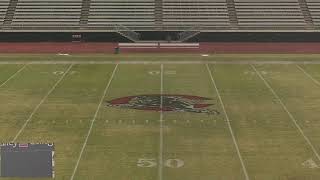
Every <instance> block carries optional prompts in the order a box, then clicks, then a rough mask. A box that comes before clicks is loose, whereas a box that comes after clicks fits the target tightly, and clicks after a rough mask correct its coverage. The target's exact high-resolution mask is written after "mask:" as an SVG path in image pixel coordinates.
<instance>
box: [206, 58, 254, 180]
mask: <svg viewBox="0 0 320 180" xmlns="http://www.w3.org/2000/svg"><path fill="white" fill-rule="evenodd" d="M206 67H207V70H208V73H209V76H210V79H211V81H212V85H213V86H214V88H215V90H216V92H217V96H218V98H219V101H220V104H221V107H222V110H223V112H224V115H225V117H226V122H227V124H228V127H229V132H230V134H231V137H232V140H233V144H234V146H235V148H236V151H237V154H238V157H239V160H240V163H241V166H242V170H243V173H244V175H245V178H246V180H249V179H250V178H249V175H248V172H247V168H246V166H245V164H244V161H243V158H242V155H241V153H240V150H239V146H238V142H237V140H236V138H235V135H234V133H233V130H232V127H231V123H230V120H229V116H228V114H227V111H226V109H225V107H224V103H223V101H222V98H221V96H220V93H219V90H218V87H217V85H216V82H215V80H214V78H213V75H212V72H211V70H210V68H209V65H208V64H206Z"/></svg>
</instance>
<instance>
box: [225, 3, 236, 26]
mask: <svg viewBox="0 0 320 180" xmlns="http://www.w3.org/2000/svg"><path fill="white" fill-rule="evenodd" d="M226 1H227V7H228V14H229V19H230V25H231V28H232V29H238V17H237V12H236V8H235V4H234V0H226Z"/></svg>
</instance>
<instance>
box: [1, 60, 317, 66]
mask: <svg viewBox="0 0 320 180" xmlns="http://www.w3.org/2000/svg"><path fill="white" fill-rule="evenodd" d="M26 62H28V64H144V65H146V64H320V61H281V60H280V61H265V60H264V61H262V60H232V61H215V60H182V61H180V60H179V61H178V60H170V61H168V60H157V61H153V60H152V61H146V60H145V61H131V60H123V61H51V60H50V61H0V64H25V63H26Z"/></svg>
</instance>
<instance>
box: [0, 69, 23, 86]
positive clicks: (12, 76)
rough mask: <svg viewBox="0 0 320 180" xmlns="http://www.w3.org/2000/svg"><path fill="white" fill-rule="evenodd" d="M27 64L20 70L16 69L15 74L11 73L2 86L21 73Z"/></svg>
mask: <svg viewBox="0 0 320 180" xmlns="http://www.w3.org/2000/svg"><path fill="white" fill-rule="evenodd" d="M26 66H27V64H25V65H24V66H22V67H21V68H20V69H19V70H18V71H16V72H15V73H14V74H13V75H11V76H10V77H9V78H8V79H7V80H6V81H5V82H3V83H2V84H1V85H0V88H2V87H3V86H4V85H6V84H7V82H9V81H10V80H11V79H13V78H14V77H15V76H16V75H17V74H19V73H20V72H21V71H22V70H24V68H26Z"/></svg>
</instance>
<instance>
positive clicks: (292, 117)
mask: <svg viewBox="0 0 320 180" xmlns="http://www.w3.org/2000/svg"><path fill="white" fill-rule="evenodd" d="M251 67H252V69H253V70H254V71H255V72H256V73H257V75H258V76H259V77H260V79H261V80H262V81H263V82H264V84H265V85H266V86H267V88H268V89H269V90H270V92H271V93H272V94H273V96H274V97H275V98H276V99H277V100H278V101H279V103H280V105H281V106H282V108H283V109H284V110H285V111H286V113H287V114H288V116H289V117H290V119H291V120H292V122H293V123H294V125H295V126H296V128H297V129H298V130H299V132H300V134H301V135H302V137H303V138H304V139H305V141H306V142H307V143H308V145H309V146H310V148H311V150H312V151H313V153H314V154H315V155H316V157H317V159H318V160H319V161H320V155H319V154H318V152H317V150H316V148H315V147H314V145H313V144H312V143H311V141H310V140H309V138H308V137H307V136H306V135H305V133H304V132H303V130H302V128H301V127H300V126H299V124H298V122H297V120H296V118H295V117H294V116H293V115H292V114H291V112H290V111H289V110H288V108H287V106H286V105H285V104H284V103H283V102H282V100H281V98H280V97H279V96H278V94H277V93H276V92H275V91H274V89H273V88H272V87H271V85H270V84H269V83H268V82H267V81H266V80H265V79H264V77H263V76H262V75H261V73H260V72H259V71H258V70H257V69H256V68H255V67H254V65H251Z"/></svg>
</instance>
